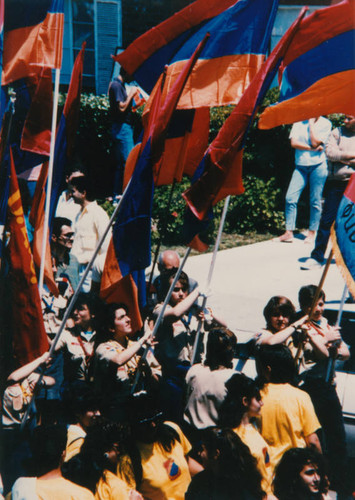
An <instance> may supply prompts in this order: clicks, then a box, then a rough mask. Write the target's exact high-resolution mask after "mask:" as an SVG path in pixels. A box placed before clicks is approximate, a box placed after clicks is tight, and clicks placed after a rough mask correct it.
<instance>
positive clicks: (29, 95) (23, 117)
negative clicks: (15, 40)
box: [7, 70, 52, 175]
mask: <svg viewBox="0 0 355 500" xmlns="http://www.w3.org/2000/svg"><path fill="white" fill-rule="evenodd" d="M49 71H50V70H49ZM40 77H41V70H39V71H38V73H37V74H33V75H32V76H31V77H29V78H21V79H20V80H16V81H15V82H12V84H11V87H12V88H13V90H14V92H15V94H16V99H15V113H14V116H13V120H12V125H11V130H10V134H9V144H10V146H11V149H12V154H13V157H14V163H15V167H16V173H17V175H20V174H23V173H24V172H27V171H28V172H32V169H34V168H35V167H36V166H38V165H41V164H42V163H43V162H44V161H46V160H47V159H48V155H49V152H48V144H47V145H46V144H45V143H44V142H43V141H40V136H41V131H42V132H43V135H42V138H43V139H44V141H46V140H48V135H47V137H46V132H45V130H46V128H47V127H48V123H50V120H51V118H52V109H49V108H48V106H50V104H49V100H51V96H50V95H48V94H47V98H45V99H44V100H43V102H42V103H41V102H40V103H39V105H38V106H36V105H35V104H34V106H32V100H33V99H34V97H35V95H36V93H37V96H38V98H39V99H40V95H39V93H38V92H40V89H42V88H43V86H42V84H43V81H42V84H41V82H40V81H41V78H40ZM37 84H39V89H38V91H37ZM48 84H50V82H47V83H46V84H45V86H46V87H47V86H48ZM48 90H49V89H48ZM49 92H52V89H50V90H49ZM49 92H48V93H49ZM41 93H43V92H41ZM36 99H37V97H36ZM36 107H37V111H39V110H40V109H41V110H42V112H41V122H42V123H41V124H36V125H35V127H33V126H32V125H34V121H35V120H36V116H35V115H34V114H33V112H34V110H35V109H36ZM31 108H32V111H30V110H31ZM35 114H36V113H35ZM27 120H29V121H28V122H27V126H26V121H27ZM26 128H27V131H25V135H26V140H27V141H28V143H29V141H32V146H34V144H35V143H36V135H37V134H39V135H37V138H38V142H37V147H34V148H31V147H29V148H28V149H29V150H28V151H27V150H24V149H22V147H21V146H22V145H21V142H22V138H23V133H24V130H26ZM49 136H50V131H49ZM31 149H33V150H34V151H36V149H37V152H33V151H31ZM39 151H41V152H42V153H44V154H39ZM7 156H8V154H7ZM7 161H10V160H9V157H8V159H7Z"/></svg>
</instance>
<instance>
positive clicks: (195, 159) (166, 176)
mask: <svg viewBox="0 0 355 500" xmlns="http://www.w3.org/2000/svg"><path fill="white" fill-rule="evenodd" d="M209 128H210V110H209V108H198V109H180V110H177V111H175V112H174V114H173V116H172V119H171V123H170V126H169V128H168V130H167V135H166V139H165V146H164V153H163V156H162V158H161V160H160V161H159V163H158V164H157V165H155V168H154V171H155V175H154V178H155V179H154V183H155V185H156V186H162V185H166V184H172V183H173V182H181V180H182V177H183V175H188V176H189V177H192V176H193V174H194V172H195V170H196V168H197V166H198V165H199V163H200V161H201V158H202V157H203V155H204V153H205V151H206V149H207V147H208V136H209Z"/></svg>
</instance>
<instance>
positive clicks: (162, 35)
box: [114, 0, 278, 109]
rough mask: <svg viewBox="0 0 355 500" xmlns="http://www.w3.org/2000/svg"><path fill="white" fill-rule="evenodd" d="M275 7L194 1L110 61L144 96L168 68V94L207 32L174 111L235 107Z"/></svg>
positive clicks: (274, 0) (251, 0)
mask: <svg viewBox="0 0 355 500" xmlns="http://www.w3.org/2000/svg"><path fill="white" fill-rule="evenodd" d="M277 8H278V0H238V1H236V0H219V1H218V2H217V1H216V0H197V1H196V2H194V3H192V4H191V5H188V6H187V7H185V8H184V9H183V10H181V11H180V12H178V13H176V14H174V16H172V17H170V18H169V19H167V20H166V21H164V22H163V23H161V24H159V25H158V26H156V27H155V28H153V29H151V30H149V31H148V32H147V33H145V34H144V35H142V36H141V37H139V38H138V39H137V40H135V41H134V42H133V43H132V44H131V45H130V46H129V47H128V48H127V49H126V50H125V51H124V52H122V53H121V54H118V55H117V56H115V57H114V59H115V60H116V61H117V62H119V63H120V64H121V65H122V66H123V67H124V69H125V70H126V71H127V72H128V73H129V74H130V75H132V76H133V78H134V79H135V80H136V81H137V82H138V83H139V85H140V86H141V87H142V88H143V89H144V90H145V91H146V92H148V93H150V92H151V91H152V89H153V87H154V85H155V84H156V82H157V81H158V78H159V76H160V74H161V73H162V72H163V70H164V67H165V65H168V70H167V77H166V85H165V91H164V92H166V93H168V92H169V91H170V89H171V88H172V86H173V84H174V81H175V80H176V78H177V77H178V75H179V74H180V72H181V70H182V68H183V66H184V64H185V63H186V61H187V60H188V59H189V58H190V57H191V55H192V53H193V52H194V50H195V47H196V46H197V44H198V43H199V42H200V41H201V40H202V39H203V38H204V36H205V34H206V33H209V34H210V41H209V42H208V44H206V46H205V48H204V50H203V51H202V53H201V55H200V57H199V60H198V61H197V63H196V65H195V67H194V69H193V71H192V73H191V76H190V78H189V80H188V82H187V84H186V86H185V89H184V92H183V94H182V96H181V99H180V101H179V103H178V106H177V108H178V109H186V108H198V107H204V106H206V107H210V106H221V105H226V104H235V103H237V102H238V100H239V98H240V97H241V96H242V94H243V92H244V91H245V89H246V88H247V86H248V85H249V83H250V82H251V80H252V78H253V77H254V76H255V74H256V73H257V71H258V69H259V68H260V66H261V64H262V62H263V61H264V58H265V54H266V51H267V49H268V43H269V39H270V36H271V30H272V27H273V24H274V19H275V15H276V12H277ZM163 97H164V96H163Z"/></svg>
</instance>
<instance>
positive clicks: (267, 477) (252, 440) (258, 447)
mask: <svg viewBox="0 0 355 500" xmlns="http://www.w3.org/2000/svg"><path fill="white" fill-rule="evenodd" d="M233 430H234V432H235V433H236V434H238V436H239V437H240V439H241V440H242V441H243V443H244V444H246V445H247V446H248V448H249V450H250V453H251V454H252V455H253V457H254V458H256V460H257V467H258V469H259V472H260V474H261V475H262V482H261V486H262V489H263V490H264V491H265V492H266V493H270V494H271V493H272V487H271V485H272V477H273V469H272V468H271V464H270V453H269V447H268V445H267V443H266V441H265V439H264V438H263V437H262V436H261V434H260V433H259V432H258V431H257V430H256V429H255V427H254V426H253V425H252V424H248V425H242V424H241V425H240V426H239V427H237V428H236V429H233Z"/></svg>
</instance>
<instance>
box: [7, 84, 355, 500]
mask: <svg viewBox="0 0 355 500" xmlns="http://www.w3.org/2000/svg"><path fill="white" fill-rule="evenodd" d="M119 83H120V82H119ZM119 83H116V84H115V85H116V86H117V89H114V88H113V89H112V92H111V93H112V96H111V97H112V99H113V98H114V97H113V96H116V97H115V98H116V100H117V99H118V97H117V96H121V97H120V99H121V100H122V102H124V103H125V104H124V105H122V109H121V111H122V112H126V109H127V106H128V104H129V103H130V102H131V99H132V95H131V94H130V95H127V94H124V93H123V92H122V91H121V90H120V89H119V88H118V87H119ZM121 86H122V85H121ZM120 92H121V93H120ZM121 128H122V127H121ZM121 128H120V130H121ZM354 130H355V118H354V117H350V116H347V117H345V122H344V126H343V127H341V128H338V129H334V131H333V132H331V131H330V122H328V120H326V119H323V118H322V117H320V118H319V119H315V120H310V121H309V123H308V124H307V123H303V124H302V125H298V126H297V127H296V126H295V127H294V128H293V131H292V132H291V140H292V145H293V147H295V148H297V149H299V150H302V151H303V152H304V151H308V153H309V154H308V156H307V155H306V156H307V158H306V159H305V155H304V153H303V154H299V155H298V156H297V158H296V171H295V174H294V176H293V179H292V181H291V185H290V189H289V194H288V197H287V212H286V215H287V216H286V230H287V231H286V233H285V234H284V235H283V236H281V237H280V238H279V239H280V241H286V242H289V241H292V238H293V230H294V228H295V220H296V206H297V200H298V197H299V194H300V190H301V189H302V188H303V186H304V184H305V182H306V179H307V178H309V179H310V182H311V183H314V185H312V186H313V187H312V186H311V190H312V193H313V194H314V196H313V198H312V200H313V201H312V212H311V223H310V233H309V235H308V239H309V240H312V239H314V237H315V235H316V231H317V228H318V224H319V221H320V225H319V230H318V234H317V238H316V248H317V245H318V243H319V242H320V240H321V239H322V242H321V244H322V245H323V247H324V245H326V242H327V241H325V240H327V237H329V231H328V236H327V235H326V234H325V232H326V229H324V228H325V226H327V225H329V220H330V219H329V217H330V216H329V214H328V212H327V210H326V207H327V206H328V205H329V206H330V205H331V208H332V210H333V212H332V213H333V215H332V217H333V219H334V217H335V213H334V210H335V208H334V207H335V201H334V200H335V199H333V198H334V196H335V195H334V193H333V191H334V190H336V193H338V194H339V193H340V191H341V190H342V192H343V191H344V186H345V183H344V181H345V180H346V179H347V178H348V177H349V175H350V173H351V172H353V171H354V170H353V165H354V162H355V154H354V152H355V147H354V139H355V136H354ZM120 133H123V132H122V131H121V132H120ZM326 136H329V139H326ZM302 141H303V142H307V141H309V145H308V146H307V147H306V146H304V145H302V144H301V143H302ZM121 149H122V148H121ZM324 149H325V153H326V155H327V157H328V159H330V160H331V161H332V162H333V163H332V165H337V167H336V169H335V170H334V169H333V171H332V172H333V173H332V175H334V176H339V175H342V176H343V178H341V179H340V178H339V179H338V178H337V177H336V178H335V180H334V179H331V181H330V185H329V191H328V193H330V194H329V196H331V197H332V201H330V200H328V198H326V202H325V209H324V211H323V215H321V210H320V193H321V191H322V189H323V185H324V182H325V173H324V169H325V168H326V167H325V165H326V156H325V154H324ZM120 152H121V153H122V151H121V150H120ZM122 154H123V153H122ZM304 162H306V163H304ZM344 169H345V170H346V171H345V170H344ZM121 177H122V171H121V170H119V171H118V172H117V182H116V184H117V185H115V193H114V195H115V196H118V195H119V193H120V184H121V182H122V179H121ZM334 182H335V184H334ZM340 183H341V185H340ZM295 186H296V188H297V189H296V188H295ZM291 188H292V189H291ZM333 188H334V189H333ZM334 192H335V191H334ZM331 193H333V194H331ZM338 194H337V195H336V196H338ZM333 195H334V196H333ZM338 198H339V196H338ZM338 198H337V200H338ZM327 200H328V201H327ZM339 201H340V198H339ZM327 203H328V205H327ZM323 219H324V220H323ZM325 219H326V221H325ZM107 224H108V216H107V214H106V212H105V211H104V210H103V209H102V208H101V207H100V206H99V205H98V204H97V203H96V201H95V199H94V194H93V190H92V186H91V185H90V182H89V179H88V177H87V175H86V174H85V172H84V171H82V170H80V169H77V168H76V169H73V170H72V171H71V172H70V173H69V174H68V177H67V189H66V190H65V191H64V192H63V194H62V196H61V197H60V201H59V203H58V207H57V211H56V217H55V219H54V221H53V228H52V235H51V254H52V266H53V273H54V276H55V279H56V282H57V285H58V290H59V295H58V296H54V295H52V293H51V292H50V291H49V290H45V291H44V293H43V296H42V307H43V317H44V323H45V328H46V332H47V335H48V340H49V343H50V344H51V343H52V342H53V340H54V339H55V344H54V346H53V347H54V351H53V355H52V356H51V357H49V353H48V352H47V353H44V354H43V355H42V356H41V357H39V358H37V359H35V360H34V361H31V362H30V363H28V364H26V365H24V366H22V367H20V368H17V369H16V370H14V371H12V373H10V374H9V376H8V378H7V381H6V388H5V391H4V393H3V396H2V431H1V437H2V457H1V477H2V482H3V494H4V496H5V497H6V499H11V498H12V499H13V500H17V499H18V500H21V499H22V500H32V499H37V500H38V499H40V500H56V499H57V498H58V499H61V500H62V499H66V498H68V499H77V500H80V499H89V498H95V499H96V500H109V499H111V500H114V499H118V500H121V499H122V500H123V499H126V500H139V499H147V500H148V499H149V500H160V499H171V500H180V499H184V498H186V499H187V500H194V499H196V500H197V499H201V500H202V499H207V500H208V499H211V500H218V499H222V500H229V499H230V500H232V499H233V500H238V499H242V500H257V499H269V500H272V499H275V498H277V499H279V500H286V499H287V500H296V499H298V500H301V499H302V500H303V499H305V500H307V499H323V500H324V499H326V498H328V496H327V494H328V491H329V488H330V487H332V488H333V489H334V490H336V491H337V493H338V498H339V499H340V498H350V496H349V495H350V494H351V492H350V491H349V488H348V485H347V479H346V470H347V452H346V440H345V430H344V422H343V417H342V411H341V405H340V402H339V399H338V397H337V393H336V389H335V381H334V373H330V374H329V369H328V366H329V360H330V359H331V358H333V359H342V360H346V359H348V357H349V355H350V354H349V349H348V347H347V345H346V344H345V343H344V342H343V340H342V338H341V334H340V330H339V328H338V327H333V326H330V325H329V324H328V322H327V320H326V319H325V318H324V316H323V311H324V305H325V294H324V292H323V291H320V293H319V294H318V290H317V287H316V286H315V285H307V286H304V287H302V288H301V289H300V291H299V311H298V312H297V311H296V307H295V306H294V305H293V304H292V302H291V301H290V300H289V299H288V298H287V297H282V296H274V297H272V298H271V299H270V300H269V302H268V303H267V304H266V306H265V309H264V316H265V320H266V326H265V328H264V329H260V332H259V333H258V334H256V335H255V337H254V338H253V339H252V342H251V343H250V349H249V351H250V352H249V354H250V356H252V357H253V358H255V361H256V369H257V377H256V378H255V379H252V378H250V377H247V376H246V375H245V374H243V373H241V372H240V371H239V370H238V366H237V361H238V360H237V358H236V347H237V337H236V335H235V333H234V332H232V331H231V330H229V329H228V325H227V324H226V323H225V321H224V320H223V319H222V318H218V317H216V315H215V314H214V313H213V311H212V310H211V309H210V308H206V307H205V308H203V307H202V306H201V303H204V302H205V301H204V300H202V302H201V300H200V298H201V297H205V296H206V292H205V291H204V290H201V288H200V286H199V284H198V283H197V282H196V281H195V280H194V279H193V278H191V277H189V276H187V275H186V274H185V273H184V272H181V273H180V274H179V275H178V276H177V272H179V271H178V268H179V264H180V261H179V256H178V254H177V253H176V252H174V251H172V250H167V251H165V252H163V253H162V254H161V255H160V257H159V261H158V271H159V274H158V275H157V276H155V278H154V280H153V281H152V285H151V286H150V289H149V290H148V292H149V297H148V305H147V307H146V309H145V310H144V311H142V316H143V320H144V321H143V323H144V324H143V327H142V328H141V329H140V330H139V331H134V328H133V326H132V325H133V324H134V323H133V321H132V317H131V314H132V312H131V311H130V310H129V307H128V305H127V304H126V303H124V302H117V303H110V304H108V303H106V302H104V301H103V300H102V299H100V297H99V295H98V291H99V287H100V280H101V274H102V270H103V266H104V261H105V256H106V252H107V248H108V243H109V238H110V232H109V233H108V234H107V237H106V239H105V240H104V242H103V245H102V247H101V249H100V251H99V254H98V256H97V259H96V261H95V263H94V265H93V267H92V269H91V270H90V273H89V274H87V276H86V279H85V281H84V283H83V284H82V286H81V289H80V291H79V290H78V293H76V294H75V302H74V303H73V304H71V301H72V300H73V295H74V292H75V291H76V290H77V289H78V285H79V282H80V279H81V277H82V276H83V274H84V273H85V272H86V271H85V270H86V266H87V264H88V262H90V260H91V258H92V256H93V254H94V251H95V248H96V246H97V243H98V241H100V239H101V238H102V236H103V235H104V233H105V231H106V228H107ZM327 227H328V226H327ZM326 236H327V237H326ZM323 247H322V248H323ZM324 250H325V249H324ZM323 257H324V252H323ZM323 257H322V259H321V260H323ZM312 259H318V257H316V256H315V254H313V252H312ZM321 260H317V262H319V263H320V262H321ZM309 264H310V265H309V267H311V265H312V262H310V263H309ZM173 283H174V288H173V289H172V290H171V295H170V297H168V298H167V295H168V291H169V289H170V288H171V286H172V284H173ZM317 294H318V295H317ZM166 298H167V299H166ZM165 302H166V303H165ZM69 304H70V306H72V307H71V311H72V312H71V314H70V317H69V319H68V320H67V322H66V324H65V325H64V329H63V331H61V333H60V336H59V338H57V337H56V335H57V333H58V331H59V330H60V329H61V323H62V319H63V316H64V314H65V311H66V310H67V308H68V306H69ZM158 317H159V319H160V320H161V321H160V324H159V327H158V328H157V330H156V334H155V335H154V337H153V329H154V325H155V323H156V321H157V319H158Z"/></svg>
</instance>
